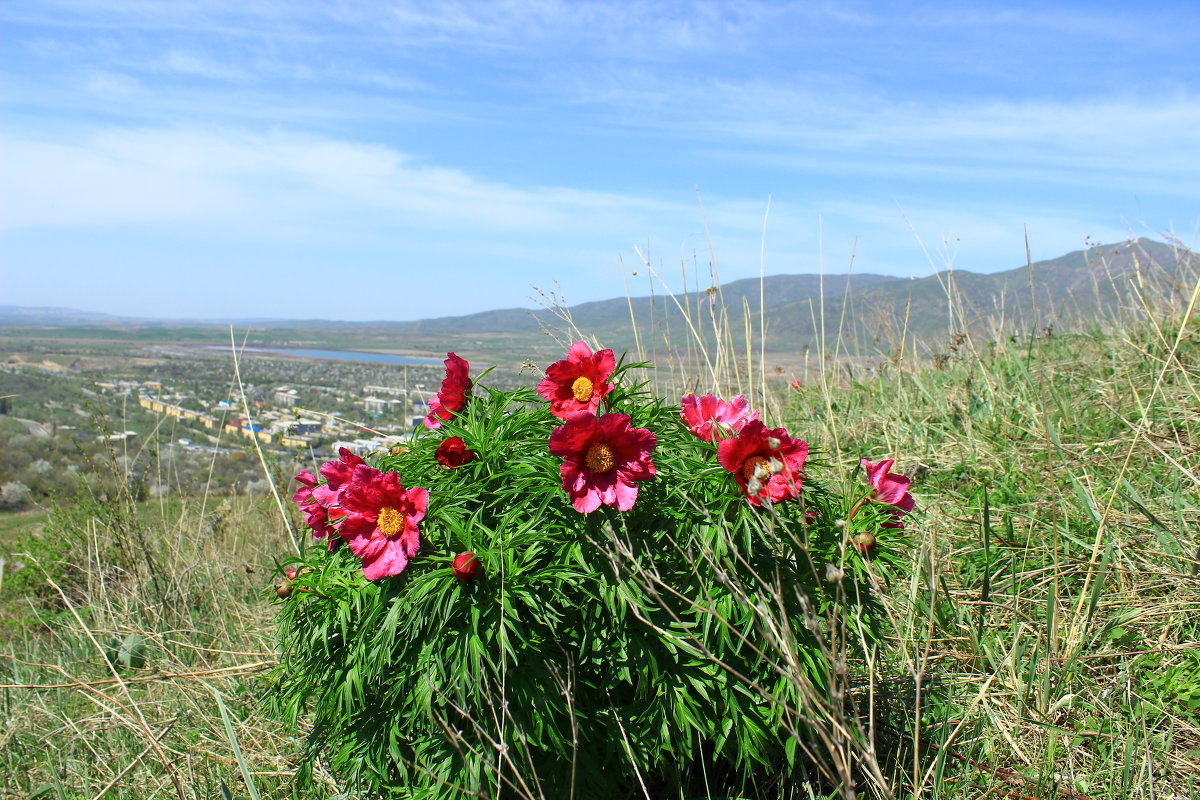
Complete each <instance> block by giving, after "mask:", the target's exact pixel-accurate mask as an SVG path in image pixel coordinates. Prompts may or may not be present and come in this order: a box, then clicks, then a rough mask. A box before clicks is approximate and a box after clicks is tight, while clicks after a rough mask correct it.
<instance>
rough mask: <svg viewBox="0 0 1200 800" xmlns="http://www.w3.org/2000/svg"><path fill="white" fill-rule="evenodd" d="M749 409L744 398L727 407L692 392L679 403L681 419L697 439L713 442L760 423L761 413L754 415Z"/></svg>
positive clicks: (739, 397) (723, 402)
mask: <svg viewBox="0 0 1200 800" xmlns="http://www.w3.org/2000/svg"><path fill="white" fill-rule="evenodd" d="M749 406H750V404H749V402H748V401H747V400H746V398H745V397H743V396H742V395H740V394H739V395H738V396H737V397H735V398H733V399H732V400H730V401H729V402H728V403H726V402H725V401H724V400H722V399H721V398H719V397H717V396H716V395H715V394H706V395H704V396H703V397H696V395H694V394H692V393H691V392H688V393H687V394H685V395H684V396H683V397H681V398H680V399H679V416H680V418H681V419H682V420H683V424H684V425H687V429H688V430H689V431H691V432H692V435H693V436H695V437H696V438H697V439H702V440H703V441H706V442H711V441H712V440H713V437H714V435H718V436H720V438H722V439H724V438H727V437H728V436H729V435H730V434H733V433H737V432H738V431H740V430H741V429H742V427H743V426H744V425H745V424H746V423H747V422H750V421H751V420H756V419H758V412H757V411H754V412H751V411H750V407H749Z"/></svg>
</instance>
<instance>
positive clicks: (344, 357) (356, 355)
mask: <svg viewBox="0 0 1200 800" xmlns="http://www.w3.org/2000/svg"><path fill="white" fill-rule="evenodd" d="M209 349H210V350H228V349H229V348H228V347H219V346H216V345H210V346H209ZM240 349H241V350H244V351H245V352H247V353H265V354H269V355H277V356H290V357H292V358H321V359H326V360H329V361H362V362H366V363H369V364H412V365H415V366H435V365H438V364H441V363H442V361H441V359H437V358H412V357H411V356H398V355H394V354H392V353H364V352H359V351H356V350H320V349H315V348H295V349H293V348H286V347H244V348H240Z"/></svg>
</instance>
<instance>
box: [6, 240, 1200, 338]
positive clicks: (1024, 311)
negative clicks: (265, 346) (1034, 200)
mask: <svg viewBox="0 0 1200 800" xmlns="http://www.w3.org/2000/svg"><path fill="white" fill-rule="evenodd" d="M1197 272H1200V263H1198V261H1197V257H1196V255H1195V254H1194V253H1192V252H1191V251H1188V250H1182V249H1178V248H1175V247H1173V246H1171V245H1168V244H1164V243H1162V242H1157V241H1154V240H1151V239H1136V240H1131V241H1128V242H1122V243H1118V244H1110V245H1097V246H1095V247H1090V248H1088V249H1086V250H1078V251H1075V252H1071V253H1067V254H1066V255H1064V256H1061V257H1059V258H1056V259H1052V260H1049V261H1039V262H1036V263H1034V264H1032V265H1022V266H1018V267H1015V268H1013V269H1011V270H1007V271H1004V272H997V273H991V274H986V275H985V274H979V273H973V272H969V271H966V270H954V271H943V272H939V273H936V274H934V275H930V276H928V277H925V278H920V279H908V278H894V277H889V276H885V275H872V274H862V275H846V274H839V275H826V276H824V277H823V278H822V277H821V276H818V275H773V276H770V277H767V278H764V279H763V281H762V282H761V283H760V281H759V280H757V279H744V280H737V281H732V282H730V283H727V284H724V285H723V286H719V287H711V288H706V289H703V290H700V291H691V292H688V293H686V294H682V295H679V296H676V297H669V296H664V295H659V296H656V297H634V298H614V299H611V300H600V301H596V302H591V303H581V304H579V305H575V306H571V307H569V308H566V309H545V308H543V309H538V310H529V309H522V308H508V309H497V310H493V311H483V312H479V313H475V314H467V315H464V316H457V317H438V318H432V319H422V320H415V321H408V322H390V321H375V322H338V321H330V320H275V319H256V320H245V319H242V320H150V319H131V318H125V317H118V316H113V315H109V314H97V313H91V312H84V311H75V310H72V309H63V308H27V307H21V306H0V325H4V326H48V327H50V326H64V327H75V328H92V329H117V328H128V327H141V328H158V329H162V331H163V333H164V334H165V333H166V332H167V329H170V330H173V331H176V332H180V331H182V330H184V329H189V330H190V333H189V335H188V336H187V337H186V338H188V339H192V338H203V337H204V336H208V334H203V333H201V332H197V331H196V330H195V329H196V328H197V327H206V326H211V327H212V328H214V329H215V328H218V327H219V328H226V327H227V326H228V325H230V324H231V323H232V324H234V325H235V326H239V327H243V328H251V329H253V330H254V331H257V333H256V334H255V336H254V337H253V338H254V339H255V340H256V342H262V343H269V344H273V345H276V346H280V347H286V346H299V345H302V344H309V345H311V343H312V342H313V341H314V340H316V339H319V340H321V341H324V342H326V343H329V344H330V345H332V346H338V347H345V348H351V349H352V348H356V347H357V348H362V349H391V348H396V347H397V346H400V347H402V348H404V349H408V350H414V349H417V350H420V349H422V348H425V349H428V350H429V351H430V352H433V353H436V352H439V351H440V352H445V351H446V350H447V349H456V348H457V349H463V350H469V349H471V348H472V347H485V348H491V349H504V348H508V349H511V350H522V349H525V350H529V351H530V352H532V351H533V349H538V348H539V347H540V345H541V344H545V343H546V342H547V341H548V340H546V338H545V337H542V336H540V332H541V331H542V329H543V328H544V329H547V330H562V329H564V328H565V327H566V323H565V321H564V320H565V319H568V318H569V319H570V320H571V322H572V323H573V324H574V325H575V326H576V327H577V328H578V329H579V330H580V331H582V332H583V333H585V334H588V335H593V336H595V337H596V338H597V339H599V340H600V341H602V342H604V344H605V345H606V346H611V347H613V348H614V349H617V348H619V349H630V348H632V347H633V345H634V342H635V326H636V331H637V334H636V335H637V337H638V338H640V340H641V341H642V342H643V343H646V342H647V341H653V342H655V344H656V346H658V345H666V344H669V345H670V346H671V347H678V348H686V347H687V346H688V342H689V340H691V339H693V338H694V337H696V336H700V337H702V338H703V339H704V340H705V341H706V342H712V341H713V340H714V339H715V338H716V337H717V336H718V335H720V336H721V337H723V338H726V339H728V340H731V341H733V342H736V343H738V344H739V345H742V344H743V343H744V342H745V338H746V328H747V323H749V324H750V326H751V329H752V330H753V331H754V332H755V335H757V331H758V329H759V319H760V309H759V305H760V298H762V306H763V308H764V309H765V316H766V328H767V345H768V349H771V350H775V351H791V352H799V351H800V350H802V349H804V348H806V347H816V346H817V345H818V340H819V338H820V337H819V333H820V332H821V331H822V330H823V331H824V335H825V336H826V337H827V338H828V340H833V339H834V338H837V337H838V336H839V334H840V338H841V340H842V342H843V346H844V348H846V349H849V350H850V351H851V352H862V353H867V352H877V351H880V350H886V349H888V348H889V347H892V346H894V345H895V344H896V343H897V342H899V341H900V337H901V335H902V334H903V336H904V337H905V340H906V341H909V340H912V339H913V338H915V339H919V340H923V341H925V342H926V343H927V344H930V346H932V344H931V343H933V342H935V340H937V339H939V338H941V339H944V338H946V337H947V336H949V335H950V334H951V333H953V332H955V331H958V330H962V329H964V328H965V329H973V330H982V331H985V332H987V333H990V334H997V335H998V334H1000V333H1003V332H1028V331H1030V330H1033V329H1042V328H1044V327H1046V326H1051V325H1053V326H1058V327H1060V328H1061V327H1062V326H1068V325H1073V324H1075V323H1078V322H1084V321H1087V320H1091V319H1095V318H1098V317H1099V318H1112V317H1115V316H1119V315H1122V314H1127V313H1135V312H1137V311H1138V309H1140V308H1141V307H1142V306H1143V305H1144V304H1147V303H1149V304H1158V305H1161V304H1162V303H1164V302H1169V301H1172V300H1174V301H1178V300H1179V298H1180V297H1181V291H1182V290H1186V291H1187V292H1189V293H1190V289H1191V286H1192V285H1193V283H1194V281H1195V275H1196V273H1197ZM822 289H823V293H822ZM822 300H823V302H822ZM822 306H824V313H823V314H822ZM631 319H632V321H631ZM822 319H823V323H822ZM317 333H320V334H322V335H321V336H316V334H317ZM213 335H215V331H214V334H213Z"/></svg>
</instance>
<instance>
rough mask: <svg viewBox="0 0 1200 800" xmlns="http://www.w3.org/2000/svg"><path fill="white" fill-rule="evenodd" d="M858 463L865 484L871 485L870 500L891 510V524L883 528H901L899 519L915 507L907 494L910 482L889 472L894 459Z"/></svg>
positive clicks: (901, 523) (910, 496)
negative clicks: (864, 478) (864, 476)
mask: <svg viewBox="0 0 1200 800" xmlns="http://www.w3.org/2000/svg"><path fill="white" fill-rule="evenodd" d="M859 463H860V464H862V468H863V471H865V472H866V473H867V482H868V483H870V484H871V497H870V499H871V500H873V501H875V502H877V503H882V504H883V505H886V506H892V508H893V511H892V519H891V522H888V523H886V524H885V525H884V527H886V528H903V527H904V523H903V522H901V521H900V518H901V517H902V516H904V515H905V514H907V513H908V512H910V511H912V510H913V507H914V506H915V505H916V501H915V500H913V496H912V495H911V494H909V493H908V487H910V486H911V485H912V481H911V480H910V479H909V478H906V477H905V476H903V475H895V474H893V473H892V472H891V469H892V465H893V464H895V463H896V461H895V459H891V458H888V459H885V460H883V461H880V462H878V463H876V464H872V463H871V462H870V461H867V460H866V459H865V458H864V459H862V460H861V461H860V462H859Z"/></svg>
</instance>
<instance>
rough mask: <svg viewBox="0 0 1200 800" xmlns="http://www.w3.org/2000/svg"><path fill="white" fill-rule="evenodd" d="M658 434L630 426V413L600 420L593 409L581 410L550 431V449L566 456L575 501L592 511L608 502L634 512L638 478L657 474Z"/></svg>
mask: <svg viewBox="0 0 1200 800" xmlns="http://www.w3.org/2000/svg"><path fill="white" fill-rule="evenodd" d="M655 441H656V439H655V437H654V434H653V433H651V432H650V431H648V430H646V429H645V428H630V427H629V417H628V416H627V415H625V414H605V415H604V416H602V417H600V418H599V419H597V418H596V416H595V415H594V414H593V413H592V412H591V411H588V410H583V411H576V412H575V413H573V414H571V415H570V416H568V417H567V419H566V422H565V423H564V424H563V425H560V426H559V427H557V428H555V429H554V432H553V433H551V434H550V452H551V453H553V454H554V455H556V456H558V457H559V458H562V459H564V461H563V463H562V466H561V467H559V472H560V474H561V475H562V482H563V489H564V490H565V491H566V493H567V495H568V496H569V497H570V498H571V505H573V506H574V507H575V510H576V511H578V512H579V513H581V514H590V513H591V512H593V511H595V510H596V509H597V508H599V507H600V505H601V504H602V503H603V504H604V505H607V506H612V507H613V508H616V509H617V510H618V511H628V510H629V509H631V508H633V504H634V503H635V502H636V501H637V494H638V490H637V487H636V486H634V482H635V481H645V480H649V479H650V478H653V477H654V464H653V463H652V462H651V461H650V451H651V450H653V449H654V444H655Z"/></svg>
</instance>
